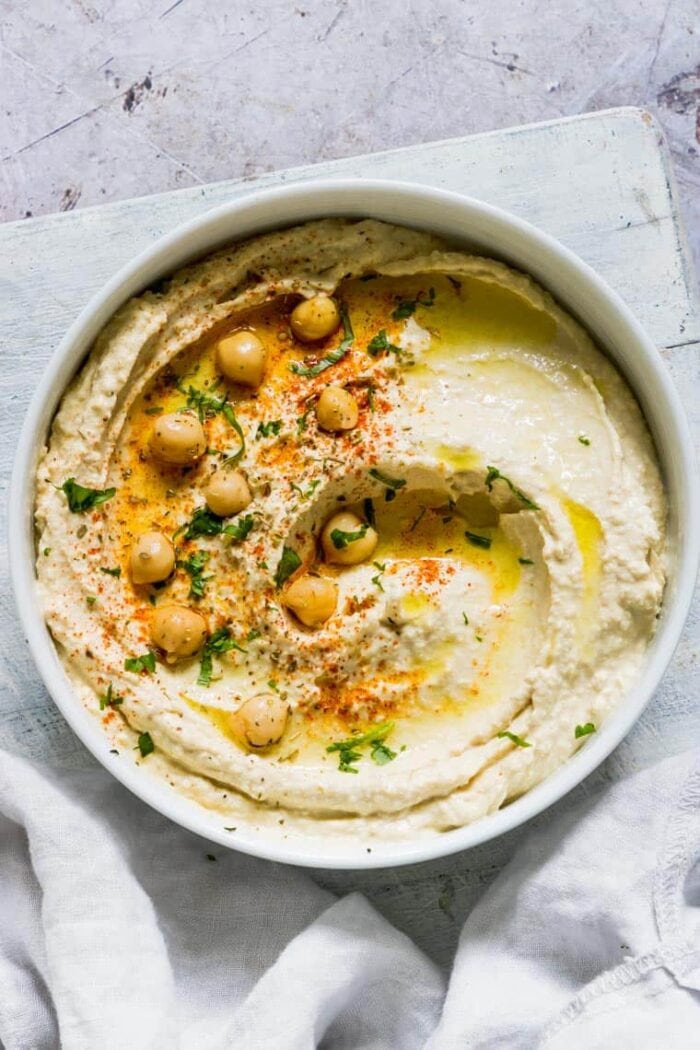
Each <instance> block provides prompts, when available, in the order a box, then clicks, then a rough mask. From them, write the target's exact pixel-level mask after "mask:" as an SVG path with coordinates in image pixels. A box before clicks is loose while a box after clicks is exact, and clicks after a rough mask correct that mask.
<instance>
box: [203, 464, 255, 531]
mask: <svg viewBox="0 0 700 1050" xmlns="http://www.w3.org/2000/svg"><path fill="white" fill-rule="evenodd" d="M204 498H205V500H206V501H207V506H208V507H209V510H211V511H213V513H214V514H218V515H219V517H220V518H228V517H230V516H231V514H239V513H240V512H241V511H242V510H245V508H246V507H247V506H248V504H249V503H250V501H251V500H252V498H253V497H252V496H251V494H250V489H249V488H248V482H247V481H246V479H245V477H244V475H243V474H241V472H240V470H232V469H231V468H230V467H219V469H218V470H215V471H214V473H213V474H212V476H211V477H210V478H209V481H208V483H207V485H206V488H205V489H204Z"/></svg>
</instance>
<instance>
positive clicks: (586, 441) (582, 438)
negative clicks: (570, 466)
mask: <svg viewBox="0 0 700 1050" xmlns="http://www.w3.org/2000/svg"><path fill="white" fill-rule="evenodd" d="M578 440H579V441H580V442H581V444H582V445H590V443H591V439H590V438H589V437H586V435H585V434H579V436H578Z"/></svg>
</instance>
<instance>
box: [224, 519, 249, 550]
mask: <svg viewBox="0 0 700 1050" xmlns="http://www.w3.org/2000/svg"><path fill="white" fill-rule="evenodd" d="M254 524H255V520H254V518H253V515H252V514H244V515H243V517H242V518H237V519H236V521H233V522H231V524H230V525H225V526H224V528H223V529H222V532H223V534H224V536H230V537H231V539H233V540H235V541H236V543H241V542H242V541H243V540H244V539H245V538H246V536H249V535H250V533H251V532H252V531H253V525H254Z"/></svg>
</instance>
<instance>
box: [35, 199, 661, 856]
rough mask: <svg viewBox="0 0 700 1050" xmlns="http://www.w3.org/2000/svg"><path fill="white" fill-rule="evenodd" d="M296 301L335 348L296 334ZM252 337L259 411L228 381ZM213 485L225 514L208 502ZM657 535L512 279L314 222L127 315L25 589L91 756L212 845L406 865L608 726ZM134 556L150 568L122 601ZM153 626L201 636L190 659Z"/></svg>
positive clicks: (654, 584) (75, 406)
mask: <svg viewBox="0 0 700 1050" xmlns="http://www.w3.org/2000/svg"><path fill="white" fill-rule="evenodd" d="M327 297H331V300H330V303H329V300H328V298H327ZM307 300H309V303H308V304H307V305H308V306H309V309H311V307H312V306H314V304H317V303H320V304H321V306H322V307H324V309H326V312H327V311H328V310H329V311H330V312H331V313H333V311H335V315H334V316H335V321H333V317H331V326H332V328H333V330H332V331H331V332H330V334H326V335H325V336H323V335H321V336H320V337H319V331H320V329H316V330H313V323H315V322H314V319H313V317H312V318H311V328H312V330H311V331H310V333H309V331H307V333H306V336H304V331H303V325H302V324H301V323H300V324H299V325H296V324H295V323H293V319H294V318H295V316H296V315H295V309H296V307H297V306H298V305H299V304H300V303H302V302H305V301H307ZM307 312H308V311H307ZM297 314H298V315H299V317H300V318H301V313H299V311H297ZM319 316H320V315H319ZM290 318H292V323H290ZM307 320H308V318H307ZM316 320H318V318H316ZM324 323H325V322H324V320H323V317H321V321H320V324H321V329H322V328H323V324H324ZM240 333H246V339H249V337H250V336H251V334H252V336H254V337H255V338H254V340H253V342H254V344H255V346H254V349H255V347H257V348H258V350H260V352H261V353H262V354H263V357H262V358H260V360H259V361H258V364H259V365H260V368H261V371H260V374H259V376H258V378H257V380H255V381H251V382H249V383H248V385H241V384H240V383H238V382H235V381H234V382H230V381H228V380H227V379H224V377H223V376H222V374H221V369H220V363H221V362H222V361H223V360H224V357H223V356H221V355H222V354H223V353H224V351H223V350H222V349H221V347H222V345H226V346H231V345H233V343H231V337H232V336H233V335H236V337H237V338H238V336H239V334H240ZM309 334H310V335H311V336H313V335H315V336H316V338H315V339H312V340H311V341H309ZM226 340H229V343H226ZM244 342H245V340H244ZM234 343H235V339H234ZM261 362H262V364H261ZM245 367H247V366H245ZM256 367H257V365H256ZM242 374H243V373H241V375H242ZM329 386H330V387H331V388H332V390H331V395H333V396H335V397H336V398H338V397H339V398H340V401H341V402H342V403H341V404H340V407H338V405H337V404H336V405H335V411H336V416H335V417H333V418H334V419H335V423H332V420H331V424H329V423H328V419H327V418H326V417H325V416H324V417H323V418H322V411H321V409H322V406H321V402H320V397H321V395H322V394H323V393H324V391H326V389H327V388H328V387H329ZM339 389H340V394H338V390H339ZM331 395H327V396H328V397H329V398H330V397H331ZM334 404H335V403H334ZM324 408H325V405H324ZM330 408H331V410H333V405H331V406H330ZM183 413H184V415H185V416H186V417H187V418H186V419H185V423H187V426H188V427H190V428H191V429H192V430H197V434H199V435H200V437H199V438H197V440H195V439H193V445H192V448H189V449H187V450H186V455H189V454H191V461H188V462H185V463H182V462H180V463H173V462H168V461H167V459H166V460H164V459H163V451H162V449H161V450H160V451H159V446H158V441H159V440H160V438H159V436H158V435H159V433H160V436H161V437H162V433H161V432H158V433H156V436H155V437H154V431H155V430H156V429H157V428H158V426H159V422H160V424H161V427H162V426H164V425H165V424H164V423H163V421H164V420H168V419H171V418H172V415H173V414H175V416H176V417H178V418H180V422H182V418H181V417H182V414H183ZM338 413H339V414H338ZM343 413H345V414H343ZM331 416H332V411H331ZM324 419H325V429H324V426H323V425H321V424H322V423H323V422H324ZM197 441H199V442H200V445H199V446H198V445H197ZM227 470H230V471H236V472H237V474H236V476H237V478H238V482H239V483H240V484H241V485H242V486H243V489H244V490H246V492H247V495H246V496H245V499H243V500H242V501H241V503H242V504H243V503H246V500H247V503H246V505H245V507H244V508H243V509H240V510H239V511H238V512H237V513H234V514H229V515H226V514H225V513H221V506H220V505H219V504H216V500H214V499H213V497H211V496H206V498H205V493H207V492H211V491H213V490H212V489H211V485H212V476H213V475H214V474H216V475H217V477H218V478H219V480H221V478H222V477H224V474H222V472H225V471H227ZM224 481H226V478H225V477H224ZM208 499H209V500H212V503H211V505H210V503H208V502H207V500H208ZM212 505H213V506H215V508H216V506H218V507H219V513H215V512H214V511H213V510H212ZM336 515H341V517H340V518H336V517H335V516H336ZM353 515H354V517H353ZM665 515H666V507H665V499H664V491H663V486H662V482H661V478H660V474H659V468H658V465H657V461H656V457H655V452H654V448H653V445H652V442H651V439H650V436H649V433H648V431H647V429H646V426H645V423H644V420H643V418H642V415H641V413H640V410H639V407H638V406H637V404H636V402H635V400H634V397H633V396H632V394H631V392H630V390H629V388H628V387H627V385H626V383H625V381H624V380H623V378H622V377H621V376H620V375H619V373H618V372H617V371H616V370H615V368H614V367H613V366H612V365H611V363H610V362H609V361H608V360H607V358H606V357H605V356H604V355H603V354H602V353H601V352H600V351H599V350H598V349H597V348H596V346H595V345H594V344H593V342H592V341H591V339H590V337H589V336H588V335H587V334H586V332H585V331H584V330H583V329H582V328H581V327H580V325H579V324H578V323H577V322H576V321H574V320H573V318H572V317H570V316H569V315H568V314H567V313H565V312H564V311H563V310H562V309H561V308H560V307H559V306H558V305H557V304H556V302H554V300H553V299H552V298H551V297H550V296H549V295H548V294H547V293H546V292H544V291H543V290H542V289H541V288H540V287H538V285H537V284H535V283H534V282H533V281H532V280H531V279H530V278H529V277H528V276H526V275H524V274H522V273H518V272H516V271H514V270H512V269H510V268H509V267H508V266H506V265H504V264H503V263H501V262H497V261H494V260H492V259H487V258H479V257H476V256H472V255H467V254H463V253H459V252H455V251H452V250H450V248H449V247H448V246H446V245H445V244H444V243H442V242H441V241H439V240H438V239H436V238H435V237H433V236H431V235H428V234H424V233H419V232H415V231H411V230H407V229H402V228H398V227H395V226H390V225H387V224H384V223H380V222H376V221H369V220H368V221H362V222H353V221H349V220H340V219H338V220H336V219H331V220H324V221H318V222H312V223H309V224H307V225H304V226H299V227H296V228H293V229H290V230H286V231H282V232H275V233H271V234H268V235H265V236H261V237H258V238H256V239H254V240H251V241H249V242H246V243H243V244H239V245H234V246H232V247H230V248H229V249H227V250H224V251H220V252H218V253H217V254H214V255H212V256H210V257H208V258H206V259H205V260H204V261H202V262H198V263H196V264H194V265H192V266H190V267H188V268H187V269H184V270H182V271H181V272H179V273H177V274H176V275H175V276H174V277H173V278H172V279H171V280H169V281H168V282H166V283H164V285H163V286H161V287H159V288H157V289H153V290H151V291H148V292H147V293H145V294H144V295H142V296H140V297H139V298H137V299H135V300H133V301H131V302H129V303H127V304H126V305H125V306H124V307H123V308H122V309H121V310H119V312H118V313H117V314H116V315H115V317H114V318H113V319H112V320H111V321H110V323H109V324H108V325H107V327H106V328H105V329H104V331H103V332H102V333H101V335H100V336H99V338H98V339H97V341H96V343H95V345H94V347H93V349H92V352H91V353H90V355H89V358H88V359H87V362H86V363H85V365H84V367H83V368H82V370H81V371H80V373H79V374H78V376H77V378H76V379H75V380H74V382H73V384H72V386H71V387H70V389H69V390H68V391H67V393H66V394H65V396H64V398H63V401H62V403H61V406H60V408H59V411H58V413H57V415H56V418H55V421H54V424H53V427H52V430H51V434H50V438H49V441H48V446H47V448H46V450H45V452H44V454H43V456H42V459H41V462H40V465H39V469H38V477H37V499H36V527H37V535H38V541H37V572H38V578H39V584H40V588H41V592H42V595H43V604H44V609H45V615H46V620H47V623H48V625H49V627H50V629H51V632H52V634H53V637H54V639H55V642H56V646H57V649H58V652H59V654H60V657H61V660H62V662H63V665H64V667H65V670H66V672H67V674H68V676H69V677H70V679H71V681H72V683H73V684H74V687H75V689H76V691H77V692H78V694H79V695H80V697H81V698H82V701H83V703H84V704H85V705H86V706H87V707H88V708H89V709H90V710H91V711H92V712H94V715H95V717H96V718H98V719H100V720H101V721H102V723H103V725H104V729H105V748H106V749H107V748H111V749H115V750H117V751H122V750H124V749H127V748H129V749H133V754H134V756H135V761H138V762H141V763H143V765H144V766H146V767H147V768H148V769H150V770H151V771H152V772H153V773H154V774H155V775H156V776H160V777H164V778H166V779H167V781H168V782H169V783H170V784H171V785H172V787H173V789H174V790H176V791H177V792H180V793H181V794H183V795H185V796H187V797H188V798H189V799H192V800H194V801H196V802H197V803H199V804H201V805H202V806H205V807H207V808H209V809H212V810H216V811H218V812H220V814H221V819H222V826H225V827H227V828H228V827H231V828H235V827H242V826H245V827H246V828H247V829H250V828H251V827H255V828H261V829H267V832H266V833H269V834H270V835H276V836H290V837H293V836H299V835H316V834H318V832H319V829H320V828H321V827H322V831H323V834H324V835H337V836H355V837H356V836H362V837H364V838H365V839H367V840H368V841H371V839H372V838H373V837H377V838H381V839H383V840H386V839H394V840H397V839H398V840H400V839H403V838H408V837H414V838H415V837H419V836H421V835H432V834H435V833H437V832H440V831H445V830H448V829H451V828H455V827H459V826H462V825H464V824H465V823H468V822H470V821H473V820H475V819H476V818H479V817H481V816H483V815H484V814H486V813H488V812H491V811H493V810H495V809H497V808H498V807H500V806H502V805H503V804H504V803H506V802H507V801H508V800H510V799H512V798H514V797H515V796H518V795H520V794H522V793H523V792H524V791H527V790H528V789H529V788H530V787H532V786H533V785H534V784H536V783H538V782H539V781H541V780H542V779H543V778H545V777H547V776H548V775H549V774H550V773H551V772H552V771H554V770H555V769H557V767H559V766H560V765H561V764H562V763H563V762H565V761H566V760H567V759H568V758H569V756H571V754H572V753H573V752H574V751H575V750H576V749H577V748H578V747H580V746H581V745H583V744H585V742H586V739H587V737H588V736H589V734H590V733H592V732H594V731H595V730H596V729H597V728H599V727H600V725H601V723H602V722H603V721H604V720H605V718H606V717H607V715H608V714H609V713H610V711H611V710H612V709H613V708H614V707H615V705H616V704H618V703H619V702H620V701H621V699H622V698H623V697H624V695H625V693H626V692H627V690H628V689H629V687H630V686H631V684H632V683H633V681H634V679H635V676H636V675H637V674H638V672H639V669H640V666H641V663H642V660H643V658H644V653H645V649H646V647H647V645H648V643H649V641H650V638H651V637H652V635H653V632H654V626H655V618H656V616H657V614H658V610H659V606H660V603H661V600H662V594H663V587H664V542H665ZM330 519H332V521H331V522H330V525H328V523H329V520H330ZM333 521H338V522H340V527H338V528H335V529H333V528H332V527H331V526H332V524H333ZM327 525H328V527H326V526H327ZM324 530H325V531H324ZM153 533H155V534H156V536H157V537H158V536H160V537H161V543H162V544H163V545H164V549H165V554H166V555H167V556H169V557H170V563H169V565H166V568H165V569H164V570H163V572H165V573H166V577H165V578H164V579H158V580H155V581H153V582H150V583H149V582H139V580H140V577H139V576H138V573H136V570H135V569H134V557H135V554H134V551H135V549H136V546H135V545H138V544H139V543H140V542H142V540H141V539H140V537H143V536H144V534H146V535H147V536H151V535H152V534H153ZM322 534H323V539H322ZM333 537H334V538H333ZM348 552H350V553H349V554H348ZM353 552H356V553H355V554H353ZM143 556H144V557H147V555H143ZM166 561H167V557H166ZM135 573H136V575H135ZM300 580H301V581H302V582H303V586H302V588H301V590H300V589H299V588H298V587H297V589H296V590H297V591H298V592H299V594H300V595H301V598H297V599H295V601H296V604H295V601H293V598H292V596H293V592H292V590H291V588H292V587H293V585H294V584H295V583H297V584H298V582H299V581H300ZM304 588H306V592H304V593H302V592H303V591H304ZM304 594H306V597H304ZM309 595H310V596H311V597H310V598H309ZM319 596H320V597H319ZM305 602H310V603H311V604H308V605H305V604H304V603H305ZM324 602H325V605H324ZM314 603H315V604H314ZM173 609H175V610H177V609H179V610H182V609H184V610H185V615H187V613H188V610H190V611H194V613H195V614H196V615H195V616H194V618H193V623H194V627H193V628H192V630H191V631H190V632H189V634H187V640H186V644H185V645H184V648H183V646H182V645H180V649H179V650H178V649H177V644H180V643H181V642H182V638H183V637H184V634H182V632H181V633H180V634H179V635H178V638H179V639H180V642H178V643H172V644H171V643H170V642H169V641H168V638H170V637H171V634H172V630H174V628H173V627H172V624H171V623H170V622H169V617H170V616H171V614H172V610H173ZM314 610H315V612H314ZM319 610H320V611H319ZM159 615H160V616H161V618H162V617H164V619H165V623H164V625H163V624H161V627H162V629H160V628H159V629H157V630H156V629H154V622H155V620H156V619H157V617H158V616H159ZM305 616H306V620H307V621H308V622H305V619H304V617H305ZM314 617H315V619H314ZM159 630H160V633H158V631H159ZM169 630H170V631H171V634H169V633H168V631H169ZM177 630H178V631H179V630H180V627H178V628H177ZM184 630H185V629H184V628H182V631H184ZM188 630H189V628H188ZM154 632H155V633H154ZM185 633H187V632H186V631H185ZM168 646H170V648H168ZM188 652H189V655H187V653H188ZM261 698H262V700H261ZM251 701H252V702H253V705H255V703H263V704H267V705H269V711H268V708H265V711H264V712H263V722H264V725H263V727H262V729H261V728H260V723H259V722H258V720H257V719H256V718H253V722H252V723H250V720H249V722H248V723H246V722H245V718H244V714H245V712H246V710H251V708H250V702H251ZM246 704H248V705H249V707H248V708H246ZM256 710H258V709H256ZM265 712H267V713H265ZM269 712H272V715H271V719H272V723H274V725H273V726H272V729H269V731H268V728H266V727H267V724H268V723H267V722H265V718H268V714H269ZM268 721H270V719H269V718H268ZM251 724H252V729H251ZM246 726H247V727H248V728H246ZM256 731H257V737H256ZM261 734H262V735H261ZM320 822H322V824H321V823H320Z"/></svg>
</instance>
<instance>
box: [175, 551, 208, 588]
mask: <svg viewBox="0 0 700 1050" xmlns="http://www.w3.org/2000/svg"><path fill="white" fill-rule="evenodd" d="M208 561H209V552H208V551H195V552H194V553H193V554H191V555H190V556H189V558H187V559H185V560H183V559H178V561H177V563H176V564H177V567H178V569H184V570H185V572H186V573H187V575H188V576H189V577H190V591H189V594H188V595H187V597H188V598H195V599H197V600H199V599H200V598H203V597H204V592H205V590H206V586H207V583H208V582H209V580H211V579H212V577H211V576H205V575H204V566H205V565H206V563H207V562H208Z"/></svg>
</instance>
